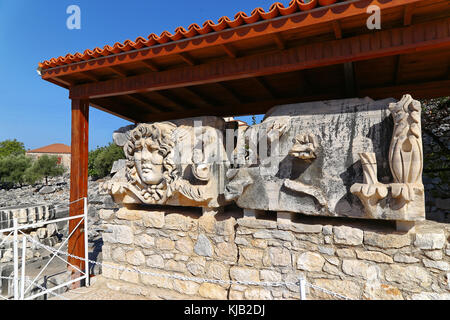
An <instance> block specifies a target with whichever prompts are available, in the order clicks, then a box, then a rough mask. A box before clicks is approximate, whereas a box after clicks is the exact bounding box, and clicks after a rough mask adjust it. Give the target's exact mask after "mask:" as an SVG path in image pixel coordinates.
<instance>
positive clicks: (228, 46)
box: [220, 44, 238, 59]
mask: <svg viewBox="0 0 450 320" xmlns="http://www.w3.org/2000/svg"><path fill="white" fill-rule="evenodd" d="M220 47H221V48H222V49H223V51H225V53H226V54H227V55H228V56H229V57H230V58H233V59H234V58H237V56H238V55H237V52H236V49H234V48H233V46H232V45H231V44H222V45H220Z"/></svg>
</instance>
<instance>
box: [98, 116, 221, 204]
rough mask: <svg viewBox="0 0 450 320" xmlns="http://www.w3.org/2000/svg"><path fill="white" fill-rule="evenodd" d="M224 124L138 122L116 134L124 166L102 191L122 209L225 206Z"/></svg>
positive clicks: (218, 121) (193, 120) (217, 120)
mask: <svg viewBox="0 0 450 320" xmlns="http://www.w3.org/2000/svg"><path fill="white" fill-rule="evenodd" d="M225 129H226V123H225V121H224V120H223V119H221V118H217V117H199V118H190V119H182V120H175V121H171V122H157V123H141V124H138V125H136V126H127V127H124V128H121V129H119V130H118V131H116V132H115V133H114V141H115V142H116V144H118V145H119V146H121V147H123V150H124V152H125V155H126V158H127V159H126V160H127V161H126V167H125V168H123V169H122V170H120V171H119V172H117V173H116V174H115V176H114V177H113V178H112V179H111V180H110V181H108V182H106V183H104V184H103V185H102V186H101V189H103V190H104V191H108V192H109V193H111V194H112V196H113V197H114V200H115V201H116V202H118V203H122V204H124V205H131V204H153V205H154V204H156V205H163V204H164V205H176V206H196V207H205V208H215V207H219V206H221V205H223V204H224V203H225V200H224V197H223V188H224V185H225V182H224V178H225V172H226V169H227V168H228V160H227V154H226V152H225V146H224V133H225Z"/></svg>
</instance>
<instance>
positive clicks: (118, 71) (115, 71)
mask: <svg viewBox="0 0 450 320" xmlns="http://www.w3.org/2000/svg"><path fill="white" fill-rule="evenodd" d="M107 69H108V70H111V71H112V72H113V73H115V74H117V75H118V76H121V77H124V78H125V77H127V73H126V72H124V71H123V70H122V69H120V68H119V67H116V66H111V67H107Z"/></svg>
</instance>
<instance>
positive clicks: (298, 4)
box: [39, 0, 342, 70]
mask: <svg viewBox="0 0 450 320" xmlns="http://www.w3.org/2000/svg"><path fill="white" fill-rule="evenodd" d="M304 1H305V0H292V1H291V2H290V3H289V6H288V7H284V5H283V4H282V3H279V2H275V3H273V4H272V5H271V6H270V8H269V11H267V12H265V11H264V9H263V8H255V9H254V10H253V11H252V12H251V15H250V16H248V15H247V14H246V13H245V12H238V13H237V14H236V15H235V16H234V19H233V20H232V19H230V18H228V17H227V16H224V17H221V18H220V19H219V20H218V21H217V23H214V22H213V21H211V20H207V21H205V22H204V23H203V25H202V27H200V26H199V25H198V24H196V23H193V24H191V25H190V26H189V27H188V29H187V30H186V29H185V28H183V27H178V28H176V29H175V33H174V34H171V33H170V32H169V31H163V32H162V33H161V35H160V36H158V35H156V34H154V33H152V34H150V35H149V36H148V39H145V38H143V37H138V38H136V40H135V41H131V40H125V41H124V43H123V44H122V43H118V42H117V43H115V44H114V45H113V46H112V47H111V46H109V45H106V46H104V47H103V49H101V48H94V49H93V50H89V49H88V50H85V51H84V53H79V52H78V53H75V54H73V55H72V54H67V55H66V56H65V57H58V58H51V59H50V60H46V61H43V62H41V63H39V67H40V68H41V69H43V70H44V69H49V68H53V67H57V66H61V65H65V64H70V63H74V62H78V61H82V60H84V61H86V60H89V59H94V58H97V57H99V56H108V55H112V54H116V53H120V52H124V51H125V52H126V51H130V50H134V49H141V48H143V47H151V46H153V45H158V44H164V43H168V42H170V41H177V40H180V39H184V38H192V37H195V36H197V35H203V34H207V33H212V32H217V31H221V30H223V29H226V28H236V27H238V26H241V25H244V24H251V23H255V22H258V21H261V20H269V19H273V18H276V17H278V16H285V15H289V14H293V13H295V12H297V11H307V10H311V9H314V8H315V7H316V6H321V5H322V6H326V5H331V4H334V3H336V2H339V1H342V0H311V1H309V2H308V3H305V2H304Z"/></svg>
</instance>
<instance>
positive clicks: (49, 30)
mask: <svg viewBox="0 0 450 320" xmlns="http://www.w3.org/2000/svg"><path fill="white" fill-rule="evenodd" d="M273 2H274V1H273V0H246V1H239V0H227V1H211V0H209V1H206V0H190V1H179V0H172V1H152V0H150V1H144V0H127V1H107V0H82V1H75V0H71V1H65V0H38V1H30V0H0V75H1V77H0V141H3V140H5V139H14V138H15V139H17V140H19V141H22V142H23V143H24V144H25V147H26V148H27V149H34V148H38V147H42V146H45V145H48V144H52V143H65V144H68V145H70V110H71V109H70V100H69V98H68V91H67V90H66V89H63V88H60V87H58V86H56V85H54V84H51V83H49V82H47V81H44V80H42V79H41V78H40V77H39V75H38V74H37V72H36V69H37V65H38V62H40V61H43V60H47V59H50V58H53V57H58V56H64V55H66V54H67V53H75V52H79V51H81V52H82V51H84V50H85V49H88V48H89V49H92V48H94V47H97V46H98V47H103V46H104V45H106V44H109V45H112V44H114V43H115V42H123V41H124V40H126V39H131V40H134V39H136V38H137V37H138V36H143V37H147V36H148V35H149V34H150V33H152V32H153V33H156V34H158V35H159V34H160V33H161V32H162V31H164V30H168V31H170V32H173V31H174V30H175V28H176V27H178V26H183V27H185V28H187V27H188V26H189V25H190V24H191V23H198V24H199V25H201V24H202V23H203V22H204V21H205V20H207V19H211V20H213V21H217V20H218V19H219V18H220V17H221V16H224V15H227V16H229V17H233V16H234V14H235V13H237V12H238V11H244V12H246V13H247V14H250V12H251V11H252V10H253V9H254V8H256V7H262V8H264V9H265V10H268V9H269V7H270V5H271V4H272V3H273ZM280 2H281V3H283V4H284V5H285V6H286V5H288V3H289V1H286V0H284V1H280ZM70 5H78V6H79V7H80V8H81V30H69V29H68V28H67V27H66V20H67V18H68V17H69V14H67V13H66V9H67V7H68V6H70ZM240 119H243V120H245V121H247V122H250V123H251V119H250V117H241V118H240ZM260 119H261V117H258V118H257V120H258V121H260ZM127 124H129V123H128V122H127V121H125V120H122V119H119V118H117V117H114V116H112V115H110V114H107V113H105V112H102V111H99V110H96V109H94V108H90V124H89V129H90V132H89V134H90V136H89V149H93V148H95V147H97V146H103V145H106V144H108V143H109V142H110V141H112V132H113V131H114V130H115V129H117V128H119V127H121V126H123V125H127Z"/></svg>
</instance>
